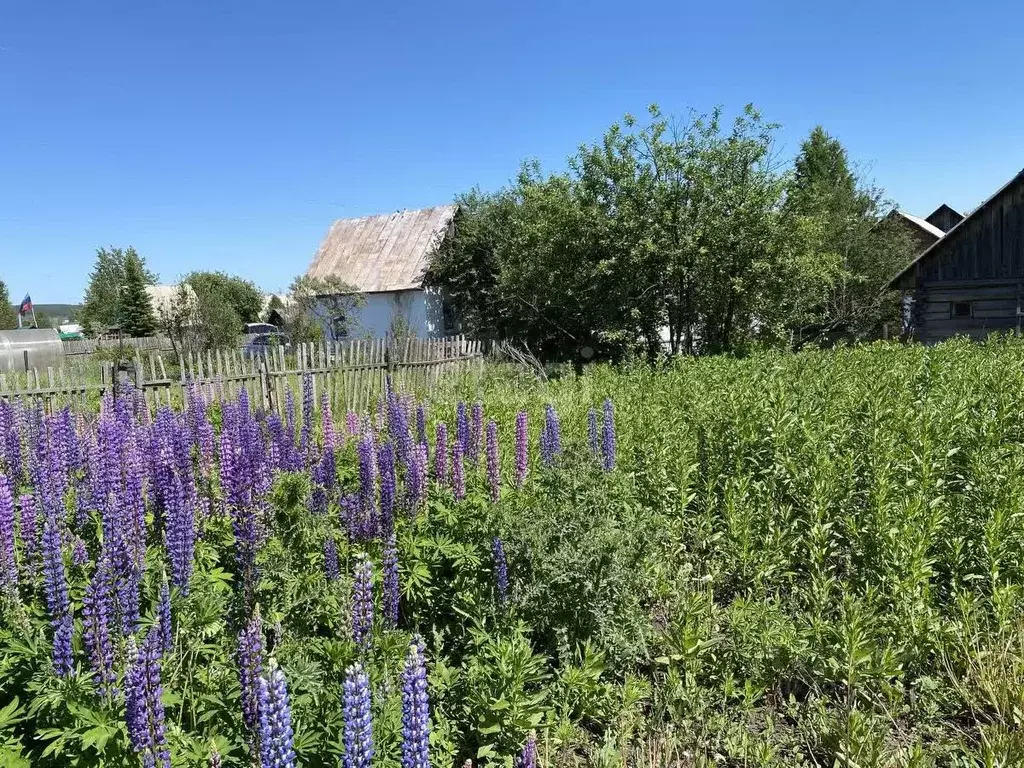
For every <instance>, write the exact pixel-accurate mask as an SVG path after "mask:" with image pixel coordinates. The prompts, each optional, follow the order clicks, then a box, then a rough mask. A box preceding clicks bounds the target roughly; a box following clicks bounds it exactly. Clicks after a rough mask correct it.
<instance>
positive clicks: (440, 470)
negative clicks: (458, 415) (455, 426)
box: [434, 422, 448, 485]
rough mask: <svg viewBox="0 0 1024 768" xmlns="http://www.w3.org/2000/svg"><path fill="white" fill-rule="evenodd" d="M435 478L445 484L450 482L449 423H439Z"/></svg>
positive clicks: (436, 439) (435, 446) (435, 438)
mask: <svg viewBox="0 0 1024 768" xmlns="http://www.w3.org/2000/svg"><path fill="white" fill-rule="evenodd" d="M434 480H435V481H437V483H438V484H441V485H443V484H444V483H446V482H448V425H447V424H445V423H444V422H441V423H440V424H438V425H437V430H436V433H435V437H434Z"/></svg>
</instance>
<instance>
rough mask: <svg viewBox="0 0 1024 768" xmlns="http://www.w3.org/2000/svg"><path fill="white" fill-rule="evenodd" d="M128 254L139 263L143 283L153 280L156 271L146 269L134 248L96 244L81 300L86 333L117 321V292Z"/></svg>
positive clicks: (123, 275)
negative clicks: (107, 246)
mask: <svg viewBox="0 0 1024 768" xmlns="http://www.w3.org/2000/svg"><path fill="white" fill-rule="evenodd" d="M129 257H131V258H133V259H136V260H137V261H138V262H139V263H140V264H141V265H142V277H143V283H144V284H145V285H152V284H153V283H155V282H156V275H155V274H154V273H152V272H150V271H149V270H148V269H146V266H145V264H146V263H145V260H144V259H143V258H142V257H141V256H139V254H138V253H137V252H136V251H135V249H134V248H131V247H128V248H124V249H122V248H98V249H97V250H96V262H95V264H94V265H93V269H92V272H91V273H90V274H89V285H88V287H87V288H86V291H85V300H84V301H83V303H82V312H81V323H82V326H83V327H84V328H85V331H86V333H88V334H90V335H96V334H99V333H102V332H103V331H104V330H105V329H106V328H107V327H109V326H112V325H120V314H119V313H120V299H119V296H120V294H121V290H122V287H123V286H124V283H125V267H126V263H127V261H128V259H129Z"/></svg>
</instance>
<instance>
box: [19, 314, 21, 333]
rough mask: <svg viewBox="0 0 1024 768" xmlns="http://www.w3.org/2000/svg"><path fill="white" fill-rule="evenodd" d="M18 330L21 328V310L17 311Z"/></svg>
mask: <svg viewBox="0 0 1024 768" xmlns="http://www.w3.org/2000/svg"><path fill="white" fill-rule="evenodd" d="M18 330H19V331H20V330H21V312H19V313H18Z"/></svg>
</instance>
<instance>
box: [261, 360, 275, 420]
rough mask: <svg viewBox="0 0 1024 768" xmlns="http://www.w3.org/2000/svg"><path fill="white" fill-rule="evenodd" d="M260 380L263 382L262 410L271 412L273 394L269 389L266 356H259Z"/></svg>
mask: <svg viewBox="0 0 1024 768" xmlns="http://www.w3.org/2000/svg"><path fill="white" fill-rule="evenodd" d="M260 378H261V380H262V382H263V387H262V388H263V410H264V411H266V412H267V413H272V412H273V406H274V394H273V392H272V390H271V389H270V371H269V370H267V356H266V355H261V356H260Z"/></svg>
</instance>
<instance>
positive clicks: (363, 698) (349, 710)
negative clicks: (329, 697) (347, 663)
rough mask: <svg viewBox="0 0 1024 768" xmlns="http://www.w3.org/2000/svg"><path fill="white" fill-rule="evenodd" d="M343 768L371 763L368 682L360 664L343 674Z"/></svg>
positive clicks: (368, 765) (371, 738)
mask: <svg viewBox="0 0 1024 768" xmlns="http://www.w3.org/2000/svg"><path fill="white" fill-rule="evenodd" d="M343 714H344V719H345V726H344V736H343V741H344V743H345V754H344V756H343V757H342V761H341V764H342V766H343V768H370V763H371V762H372V760H373V755H374V748H373V720H372V718H371V716H370V679H369V678H368V677H367V676H366V672H364V671H363V667H362V665H361V664H355V665H353V666H351V667H349V668H348V669H347V670H346V671H345V686H344V695H343Z"/></svg>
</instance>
